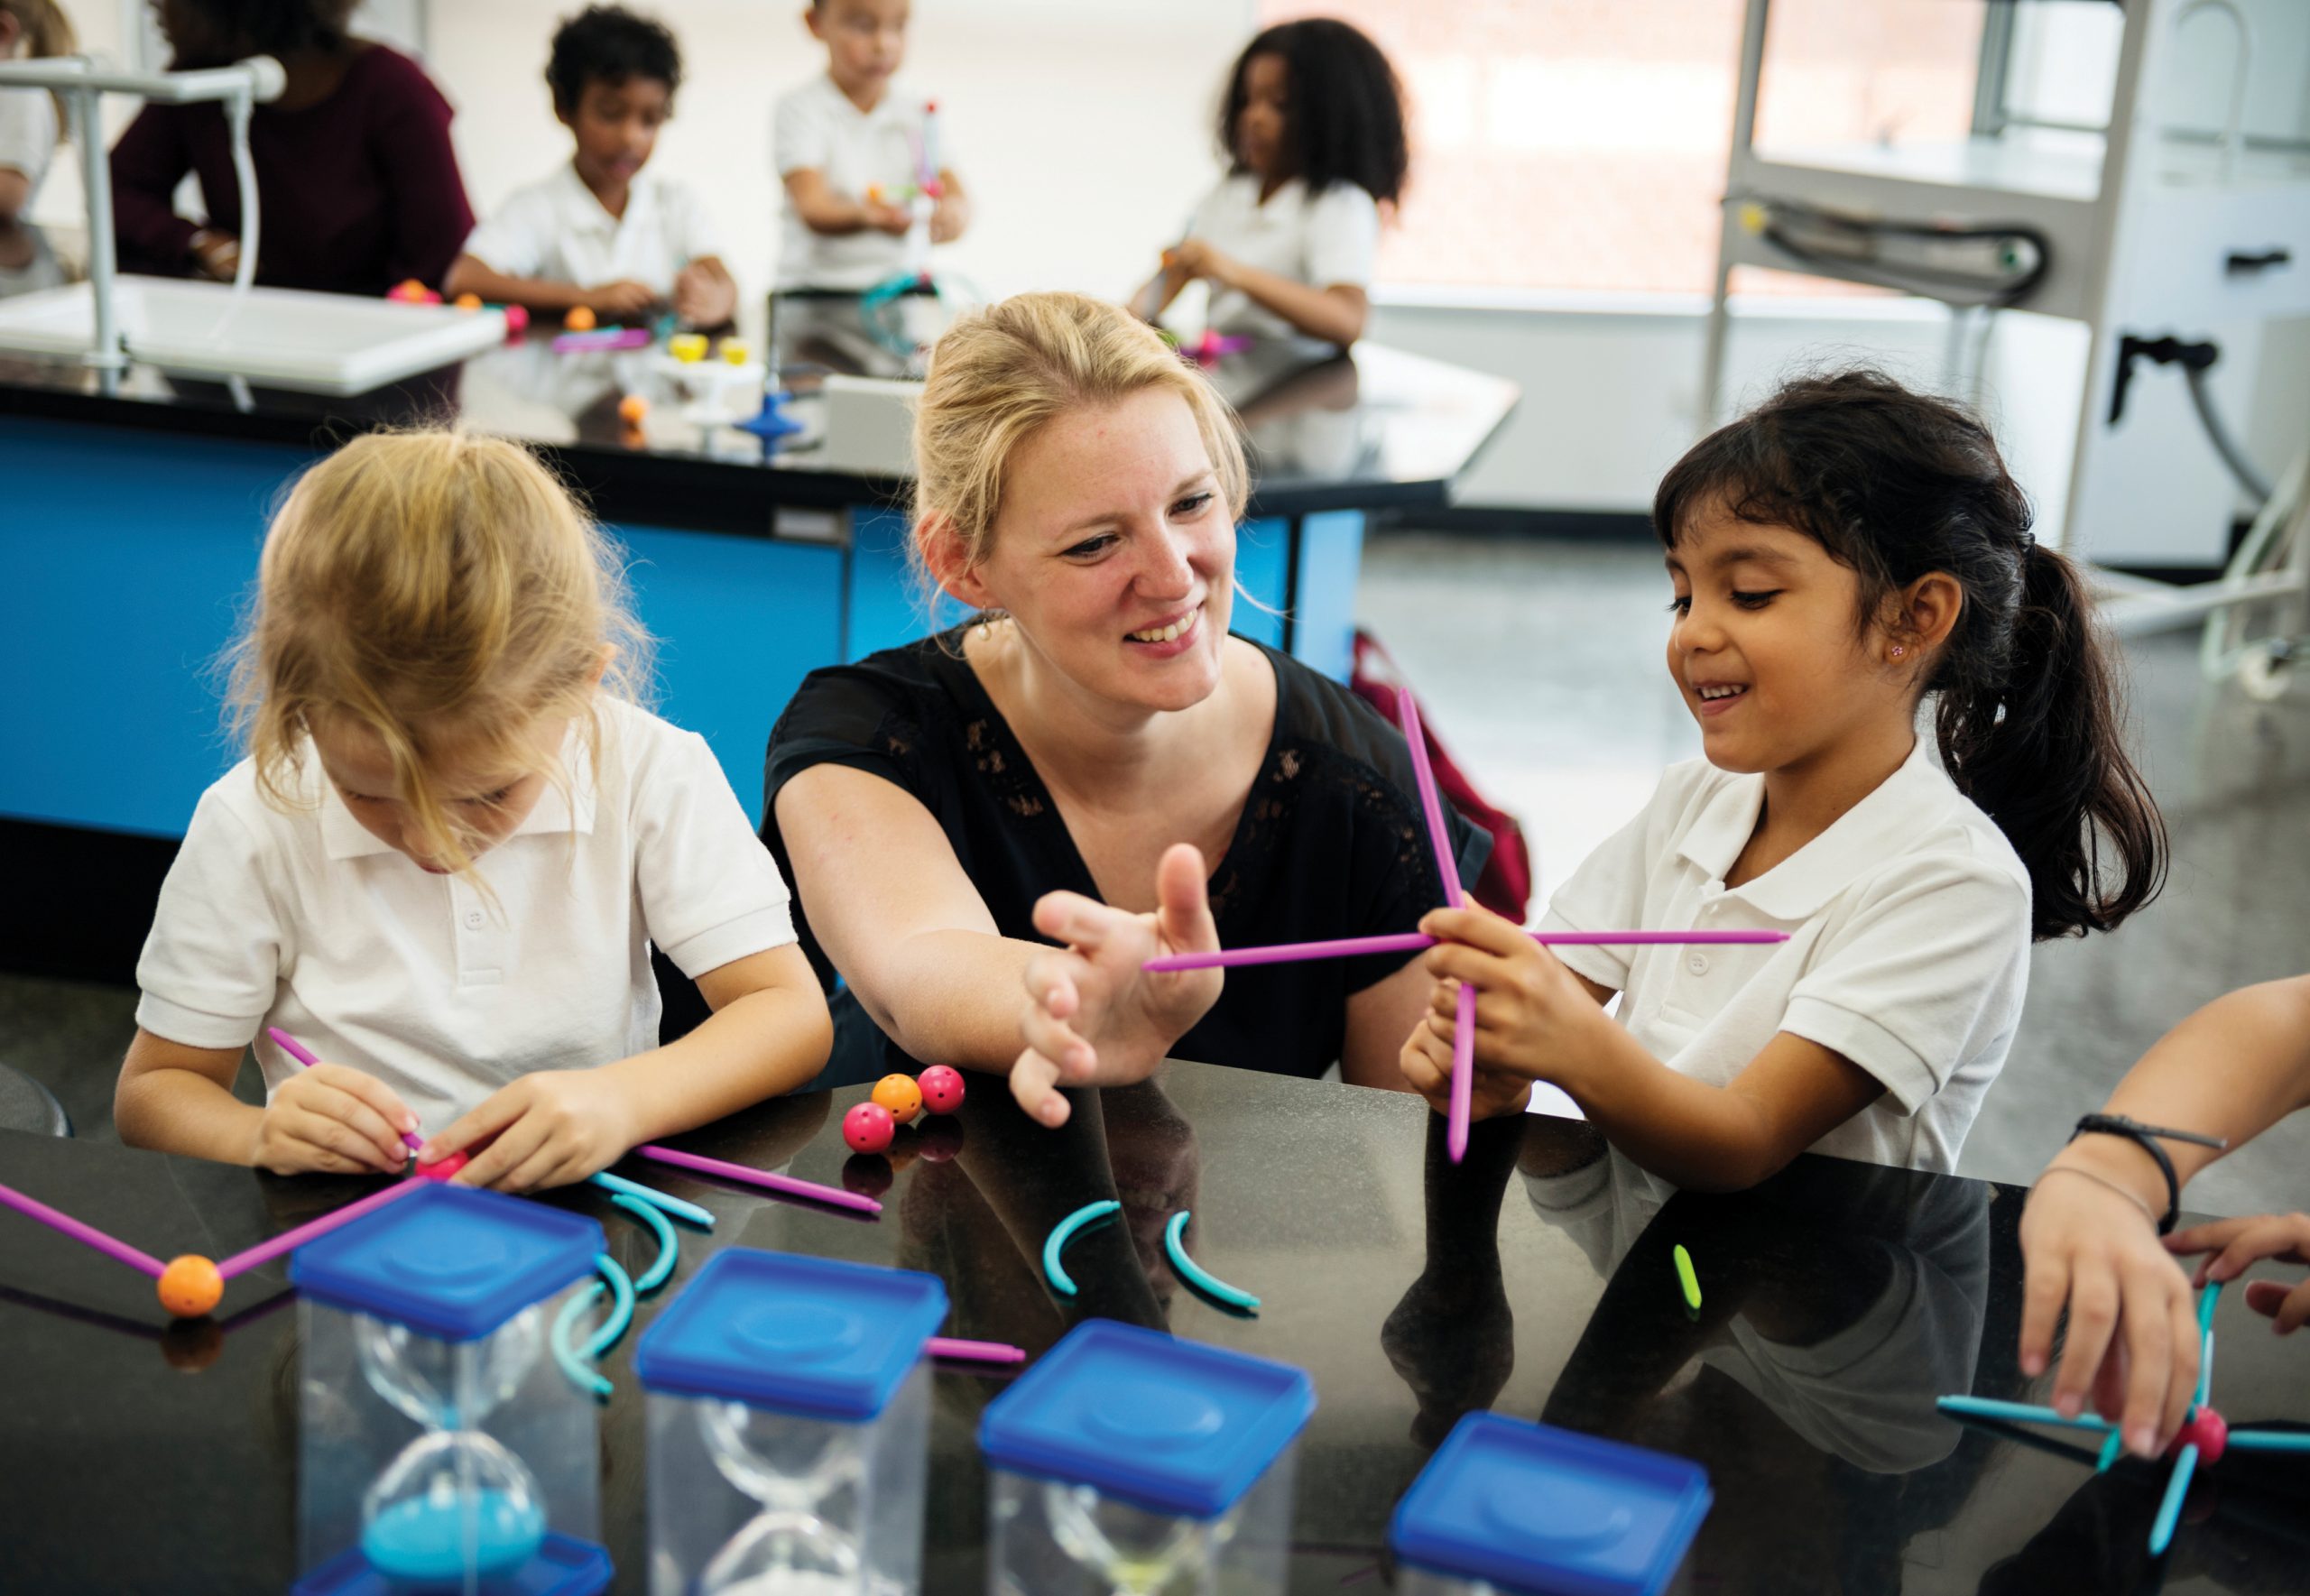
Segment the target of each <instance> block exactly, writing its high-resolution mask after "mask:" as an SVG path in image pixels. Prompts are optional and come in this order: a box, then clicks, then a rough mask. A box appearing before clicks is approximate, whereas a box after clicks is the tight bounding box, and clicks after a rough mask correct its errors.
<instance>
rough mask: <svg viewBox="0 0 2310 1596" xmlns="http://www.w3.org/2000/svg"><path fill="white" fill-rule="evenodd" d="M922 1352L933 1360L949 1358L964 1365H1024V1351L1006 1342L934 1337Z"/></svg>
mask: <svg viewBox="0 0 2310 1596" xmlns="http://www.w3.org/2000/svg"><path fill="white" fill-rule="evenodd" d="M923 1351H925V1352H929V1354H930V1355H931V1356H932V1357H934V1358H951V1359H954V1360H956V1361H959V1362H964V1363H1024V1362H1025V1361H1027V1353H1026V1349H1025V1348H1023V1347H1014V1346H1012V1345H1011V1344H1010V1343H1009V1342H999V1341H964V1340H962V1339H961V1338H960V1337H957V1336H952V1335H934V1336H932V1337H931V1338H930V1340H929V1342H927V1343H926V1344H925V1345H924V1347H923Z"/></svg>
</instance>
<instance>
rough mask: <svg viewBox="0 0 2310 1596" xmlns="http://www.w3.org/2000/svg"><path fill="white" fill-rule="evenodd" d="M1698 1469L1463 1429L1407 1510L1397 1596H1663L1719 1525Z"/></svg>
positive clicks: (1394, 1547) (1392, 1542)
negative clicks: (1711, 1524) (1711, 1525)
mask: <svg viewBox="0 0 2310 1596" xmlns="http://www.w3.org/2000/svg"><path fill="white" fill-rule="evenodd" d="M1709 1501H1710V1493H1709V1489H1708V1473H1707V1471H1705V1470H1704V1469H1703V1468H1702V1467H1701V1466H1700V1465H1699V1464H1698V1463H1696V1462H1687V1461H1686V1460H1685V1459H1683V1458H1680V1457H1670V1456H1669V1455H1668V1454H1667V1453H1659V1452H1649V1451H1647V1450H1645V1449H1644V1448H1643V1447H1640V1446H1629V1445H1625V1444H1622V1443H1621V1442H1617V1441H1604V1440H1599V1439H1598V1438H1597V1437H1595V1436H1594V1435H1575V1433H1573V1432H1572V1431H1570V1430H1559V1429H1557V1428H1555V1427H1553V1426H1552V1425H1534V1424H1526V1423H1524V1422H1523V1421H1522V1420H1520V1419H1512V1418H1502V1417H1501V1416H1499V1415H1497V1414H1492V1413H1472V1414H1469V1415H1468V1416H1466V1417H1465V1418H1463V1419H1462V1420H1461V1421H1460V1422H1459V1424H1458V1425H1455V1426H1454V1428H1453V1430H1452V1434H1451V1435H1449V1436H1447V1437H1446V1440H1445V1442H1444V1444H1443V1445H1441V1446H1439V1447H1437V1449H1436V1455H1435V1456H1434V1457H1432V1458H1430V1459H1428V1466H1427V1467H1426V1468H1424V1469H1422V1470H1421V1471H1419V1478H1418V1479H1417V1480H1415V1481H1412V1486H1411V1489H1410V1490H1408V1491H1406V1492H1405V1493H1404V1499H1403V1500H1402V1501H1400V1502H1399V1503H1398V1504H1397V1505H1396V1514H1395V1518H1394V1519H1393V1520H1392V1521H1391V1523H1390V1524H1389V1526H1388V1547H1389V1550H1391V1552H1393V1553H1394V1554H1395V1558H1396V1591H1397V1593H1398V1596H1544V1593H1552V1592H1560V1591H1580V1592H1581V1593H1582V1596H1654V1592H1657V1591H1660V1590H1662V1589H1664V1588H1666V1586H1667V1585H1668V1581H1669V1579H1670V1578H1671V1577H1672V1576H1673V1575H1674V1574H1675V1573H1676V1572H1677V1564H1679V1563H1681V1562H1683V1561H1684V1556H1685V1552H1686V1548H1688V1547H1689V1546H1690V1545H1692V1541H1693V1536H1695V1535H1696V1534H1698V1533H1699V1531H1700V1524H1701V1520H1702V1519H1703V1518H1706V1517H1707V1516H1708V1508H1709Z"/></svg>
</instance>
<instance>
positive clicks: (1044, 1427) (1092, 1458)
mask: <svg viewBox="0 0 2310 1596" xmlns="http://www.w3.org/2000/svg"><path fill="white" fill-rule="evenodd" d="M1315 1410H1316V1388H1315V1382H1314V1381H1312V1380H1311V1379H1308V1378H1307V1372H1306V1371H1305V1370H1298V1369H1294V1368H1291V1367H1290V1366H1289V1365H1288V1364H1282V1363H1271V1362H1269V1361H1266V1360H1265V1359H1261V1358H1252V1357H1246V1356H1245V1355H1243V1353H1241V1352H1228V1351H1226V1350H1224V1349H1223V1348H1219V1347H1211V1346H1204V1345H1201V1344H1199V1343H1197V1342H1187V1341H1175V1340H1173V1339H1172V1338H1171V1337H1170V1336H1168V1335H1163V1334H1160V1333H1156V1332H1154V1331H1150V1330H1141V1329H1138V1328H1135V1327H1133V1326H1131V1325H1125V1324H1115V1323H1113V1322H1112V1321H1110V1320H1104V1319H1094V1320H1091V1321H1089V1322H1087V1323H1086V1324H1081V1325H1078V1326H1077V1327H1076V1329H1075V1330H1074V1331H1073V1332H1071V1333H1069V1334H1068V1335H1067V1338H1066V1339H1065V1340H1063V1341H1061V1342H1059V1343H1058V1345H1057V1346H1055V1347H1053V1348H1052V1349H1051V1350H1050V1351H1049V1352H1046V1353H1044V1354H1043V1357H1042V1360H1041V1361H1039V1363H1037V1364H1036V1365H1035V1366H1034V1367H1033V1368H1032V1369H1031V1370H1029V1371H1028V1372H1027V1373H1026V1374H1025V1375H1024V1376H1023V1377H1021V1379H1019V1380H1018V1381H1017V1382H1016V1383H1014V1384H1013V1385H1012V1387H1011V1388H1010V1389H1009V1390H1007V1391H1005V1392H1003V1395H1002V1396H1000V1397H998V1398H995V1399H994V1401H993V1403H992V1404H990V1405H989V1406H988V1407H987V1410H986V1415H985V1417H984V1419H983V1420H982V1421H981V1423H980V1425H979V1448H980V1450H981V1451H982V1452H984V1453H985V1454H986V1461H987V1466H988V1469H989V1471H990V1474H991V1480H990V1483H989V1488H988V1506H987V1513H988V1535H987V1538H988V1572H987V1589H988V1591H991V1592H996V1593H998V1596H1174V1593H1176V1596H1188V1593H1190V1592H1192V1593H1194V1596H1207V1593H1210V1592H1219V1593H1221V1596H1261V1593H1263V1592H1269V1591H1279V1592H1280V1591H1282V1590H1283V1589H1284V1585H1285V1581H1286V1579H1287V1577H1288V1572H1289V1570H1288V1564H1289V1556H1290V1535H1291V1503H1292V1474H1293V1470H1294V1466H1295V1464H1296V1463H1297V1462H1298V1440H1299V1432H1300V1431H1301V1430H1302V1429H1303V1428H1305V1427H1306V1425H1307V1419H1308V1416H1310V1415H1311V1414H1313V1413H1314V1412H1315Z"/></svg>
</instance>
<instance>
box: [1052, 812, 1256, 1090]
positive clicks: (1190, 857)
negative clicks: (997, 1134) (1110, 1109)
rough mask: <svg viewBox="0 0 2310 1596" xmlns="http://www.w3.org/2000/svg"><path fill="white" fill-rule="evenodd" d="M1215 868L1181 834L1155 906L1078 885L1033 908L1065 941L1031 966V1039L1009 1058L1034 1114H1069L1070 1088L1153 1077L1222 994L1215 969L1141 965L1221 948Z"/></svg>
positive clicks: (1159, 880)
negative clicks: (1124, 905) (1102, 897)
mask: <svg viewBox="0 0 2310 1596" xmlns="http://www.w3.org/2000/svg"><path fill="white" fill-rule="evenodd" d="M1207 876H1208V872H1206V870H1205V868H1204V862H1203V854H1202V853H1201V852H1200V851H1198V850H1197V849H1196V848H1193V847H1190V846H1188V845H1187V844H1184V843H1182V844H1178V845H1176V846H1174V847H1173V848H1171V849H1170V850H1169V852H1168V853H1165V854H1164V855H1163V858H1162V862H1161V863H1160V864H1159V865H1158V866H1157V868H1156V878H1155V881H1156V899H1157V903H1158V908H1157V909H1156V910H1155V912H1154V913H1153V914H1132V913H1131V912H1130V911H1128V910H1126V909H1116V908H1113V906H1112V905H1109V904H1104V903H1101V902H1098V901H1097V900H1096V899H1090V898H1085V897H1083V896H1081V895H1079V894H1077V893H1074V892H1052V893H1049V894H1047V895H1046V896H1045V897H1044V898H1043V899H1042V900H1041V901H1040V902H1039V903H1037V904H1036V905H1035V928H1036V929H1037V930H1039V931H1040V932H1041V933H1042V934H1043V935H1044V936H1050V937H1055V938H1057V939H1058V940H1059V941H1061V942H1063V943H1065V944H1066V945H1067V946H1064V947H1058V948H1053V949H1050V950H1049V951H1048V952H1045V953H1040V954H1038V955H1035V956H1034V957H1033V958H1032V959H1031V960H1030V961H1029V962H1028V964H1027V971H1026V987H1027V1010H1026V1012H1025V1014H1024V1015H1023V1016H1022V1017H1021V1020H1020V1026H1019V1030H1020V1035H1021V1039H1022V1040H1024V1041H1025V1043H1026V1047H1025V1050H1024V1051H1022V1052H1021V1054H1020V1055H1019V1057H1018V1060H1017V1062H1016V1063H1014V1064H1013V1065H1012V1066H1011V1094H1012V1096H1013V1097H1015V1098H1017V1099H1018V1100H1019V1105H1020V1106H1021V1108H1023V1109H1025V1110H1026V1111H1027V1112H1028V1113H1030V1114H1031V1115H1033V1116H1034V1117H1035V1119H1036V1120H1038V1121H1040V1122H1041V1123H1043V1124H1046V1125H1062V1124H1065V1123H1066V1122H1067V1112H1068V1107H1067V1098H1066V1097H1065V1095H1064V1094H1063V1093H1061V1092H1060V1091H1059V1088H1060V1087H1061V1086H1111V1085H1120V1084H1125V1083H1128V1082H1132V1081H1142V1080H1145V1079H1146V1078H1147V1077H1148V1076H1149V1075H1152V1074H1154V1073H1155V1069H1156V1066H1159V1065H1160V1064H1161V1063H1162V1062H1163V1060H1164V1059H1165V1058H1166V1057H1167V1056H1169V1053H1170V1050H1171V1046H1172V1044H1174V1043H1175V1042H1177V1041H1178V1039H1179V1038H1181V1037H1182V1036H1185V1035H1186V1034H1187V1030H1188V1029H1190V1028H1191V1027H1193V1026H1194V1024H1195V1023H1196V1021H1197V1020H1198V1019H1202V1018H1203V1017H1204V1015H1205V1014H1206V1013H1208V1012H1209V1011H1210V1009H1211V1006H1212V1004H1214V1003H1215V1002H1217V1001H1219V992H1220V984H1221V973H1220V972H1219V971H1217V970H1189V971H1180V972H1176V973H1150V972H1148V971H1147V970H1145V969H1142V968H1141V966H1142V965H1143V964H1145V963H1146V962H1147V961H1148V960H1149V959H1151V958H1156V957H1160V955H1164V954H1171V953H1208V952H1215V951H1216V950H1217V948H1218V946H1219V928H1218V927H1217V926H1216V925H1215V924H1214V923H1213V921H1212V918H1211V905H1210V901H1209V899H1208V897H1207V896H1206V880H1207Z"/></svg>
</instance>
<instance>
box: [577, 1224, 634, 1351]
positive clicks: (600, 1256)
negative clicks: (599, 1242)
mask: <svg viewBox="0 0 2310 1596" xmlns="http://www.w3.org/2000/svg"><path fill="white" fill-rule="evenodd" d="M594 1267H595V1268H597V1269H599V1270H600V1271H601V1272H602V1278H603V1279H605V1280H607V1281H608V1282H609V1283H610V1316H609V1317H608V1318H606V1319H605V1320H603V1321H602V1327H601V1328H600V1329H599V1330H596V1332H594V1333H593V1336H592V1337H591V1338H590V1339H589V1340H588V1341H587V1342H586V1361H587V1362H589V1363H590V1362H592V1361H595V1360H596V1359H598V1358H599V1357H600V1356H601V1355H602V1354H603V1353H604V1352H608V1351H609V1350H610V1349H611V1348H612V1347H614V1346H615V1345H617V1338H618V1337H619V1336H621V1335H624V1333H625V1332H626V1327H627V1326H628V1325H630V1324H633V1281H632V1280H631V1279H630V1278H627V1276H626V1272H625V1271H624V1269H623V1268H619V1267H618V1261H617V1259H614V1258H612V1257H611V1256H610V1255H609V1254H608V1253H606V1252H597V1253H596V1254H595V1255H594Z"/></svg>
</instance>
